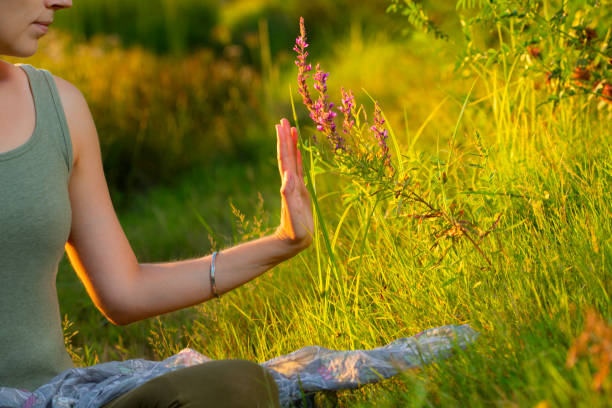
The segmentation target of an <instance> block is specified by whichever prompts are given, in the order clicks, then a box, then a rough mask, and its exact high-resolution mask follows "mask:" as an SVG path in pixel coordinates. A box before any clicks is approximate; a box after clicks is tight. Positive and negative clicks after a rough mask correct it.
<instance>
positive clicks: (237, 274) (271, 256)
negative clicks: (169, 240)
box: [56, 77, 313, 325]
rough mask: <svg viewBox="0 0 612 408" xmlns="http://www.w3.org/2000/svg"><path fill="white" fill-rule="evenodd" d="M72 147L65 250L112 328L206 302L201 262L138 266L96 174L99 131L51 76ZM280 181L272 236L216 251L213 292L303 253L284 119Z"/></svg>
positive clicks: (303, 198) (306, 223)
mask: <svg viewBox="0 0 612 408" xmlns="http://www.w3.org/2000/svg"><path fill="white" fill-rule="evenodd" d="M56 83H57V86H58V90H59V93H60V98H61V100H62V104H63V105H64V111H65V113H66V117H67V121H68V127H69V130H70V135H71V139H72V144H73V152H74V166H73V170H72V175H71V178H70V182H69V192H70V202H71V205H72V228H71V231H70V236H69V238H68V242H67V244H66V252H67V254H68V257H69V259H70V262H71V263H72V265H73V267H74V269H75V271H76V273H77V275H78V276H79V278H80V279H81V281H82V282H83V284H84V285H85V288H86V289H87V293H88V294H89V296H90V297H91V298H92V300H93V302H94V304H95V305H96V307H97V308H98V309H99V310H100V311H101V312H102V314H104V315H105V316H106V317H107V318H108V319H109V320H110V321H111V322H113V323H115V324H119V325H124V324H129V323H132V322H135V321H138V320H142V319H145V318H147V317H152V316H156V315H159V314H163V313H167V312H171V311H174V310H178V309H182V308H185V307H189V306H192V305H196V304H198V303H201V302H204V301H206V300H208V299H210V298H211V297H212V296H213V294H212V290H211V286H210V276H209V268H210V262H211V259H212V257H211V256H210V255H209V256H205V257H202V258H197V259H190V260H185V261H178V262H169V263H154V264H139V263H138V261H137V259H136V256H135V255H134V252H133V250H132V248H131V247H130V245H129V242H128V241H127V238H126V236H125V234H124V232H123V229H122V228H121V225H120V224H119V221H118V219H117V215H116V214H115V211H114V209H113V206H112V203H111V200H110V195H109V192H108V187H107V184H106V180H105V177H104V172H103V169H102V159H101V154H100V145H99V141H98V135H97V131H96V128H95V125H94V122H93V119H92V117H91V113H90V111H89V107H88V106H87V103H86V101H85V99H84V98H83V95H82V94H81V93H80V92H79V90H78V89H76V88H75V87H74V86H73V85H71V84H70V83H68V82H66V81H64V80H62V79H61V78H57V77H56ZM276 133H277V151H278V165H279V171H280V174H281V178H282V186H281V200H282V205H281V221H280V225H279V227H278V228H277V229H276V231H275V233H274V234H272V235H270V236H267V237H264V238H260V239H257V240H254V241H250V242H247V243H243V244H240V245H237V246H235V247H232V248H229V249H225V250H223V251H221V252H220V253H219V254H218V255H217V258H216V261H215V270H216V272H215V276H216V286H217V291H218V292H219V293H225V292H227V291H229V290H231V289H233V288H235V287H238V286H240V285H242V284H244V283H245V282H248V281H249V280H251V279H253V278H255V277H257V276H259V275H261V274H262V273H263V272H265V271H266V270H268V269H270V268H272V267H274V266H275V265H277V264H278V263H280V262H282V261H284V260H286V259H289V258H291V257H292V256H294V255H295V254H297V253H298V252H300V251H301V250H303V249H305V248H306V247H308V245H309V244H310V242H311V240H312V231H313V219H312V212H311V208H310V197H309V195H308V192H307V190H306V188H305V186H304V180H303V175H302V163H301V156H300V153H299V150H298V149H297V133H296V132H295V129H293V128H291V126H290V124H289V122H288V121H287V120H286V119H283V120H282V121H281V123H280V124H279V125H277V126H276Z"/></svg>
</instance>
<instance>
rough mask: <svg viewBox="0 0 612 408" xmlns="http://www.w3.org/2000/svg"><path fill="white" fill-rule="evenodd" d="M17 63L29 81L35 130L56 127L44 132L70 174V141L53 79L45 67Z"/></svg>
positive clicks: (64, 115) (71, 157)
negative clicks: (55, 147)
mask: <svg viewBox="0 0 612 408" xmlns="http://www.w3.org/2000/svg"><path fill="white" fill-rule="evenodd" d="M19 65H20V66H21V67H22V68H23V69H24V70H25V72H26V74H27V75H28V79H29V81H30V88H31V89H32V94H33V97H34V106H35V108H36V121H37V123H36V128H37V131H40V130H41V129H47V130H49V129H57V131H55V132H53V131H51V132H45V133H47V134H50V135H51V136H52V137H53V138H54V140H53V142H54V144H55V145H56V146H57V148H58V149H59V151H60V153H61V154H62V156H63V158H64V160H65V162H66V168H67V169H68V174H70V173H71V171H72V160H73V151H72V141H71V139H70V131H69V130H68V122H67V121H66V114H65V113H64V108H63V106H62V102H61V100H60V97H59V92H58V90H57V86H56V84H55V79H54V78H53V75H52V74H51V73H50V72H49V71H47V70H45V69H40V68H35V67H33V66H31V65H28V64H19Z"/></svg>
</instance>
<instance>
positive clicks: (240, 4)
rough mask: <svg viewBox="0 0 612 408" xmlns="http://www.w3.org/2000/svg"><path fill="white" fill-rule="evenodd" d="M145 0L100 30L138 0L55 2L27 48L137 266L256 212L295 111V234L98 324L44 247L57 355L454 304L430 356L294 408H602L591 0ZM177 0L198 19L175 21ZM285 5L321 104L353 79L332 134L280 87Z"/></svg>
mask: <svg viewBox="0 0 612 408" xmlns="http://www.w3.org/2000/svg"><path fill="white" fill-rule="evenodd" d="M157 3H159V4H160V7H162V5H163V7H165V8H164V10H165V12H164V13H160V14H159V15H160V16H164V17H165V20H163V21H161V20H159V19H154V20H151V17H147V18H144V19H143V20H142V22H140V23H139V24H135V25H133V27H131V28H130V29H131V30H136V31H131V32H130V31H126V32H122V31H121V29H120V28H121V27H124V28H125V29H126V30H127V29H128V28H127V27H126V24H122V20H121V18H131V17H129V16H131V15H132V14H130V13H134V14H133V15H138V14H139V12H138V10H142V8H143V7H146V5H144V4H145V2H140V1H132V2H114V1H106V2H96V1H94V0H88V1H85V0H83V1H81V2H77V3H76V4H75V7H74V8H73V9H72V10H69V11H66V12H65V20H64V21H63V22H62V21H59V23H60V24H59V26H60V28H61V30H59V31H58V32H57V33H55V34H54V35H53V36H52V37H50V38H47V39H46V40H45V41H46V42H45V41H43V43H42V44H41V50H40V53H39V54H37V56H36V57H34V58H33V59H32V60H30V61H27V62H29V63H32V64H33V65H36V66H39V67H43V68H47V69H49V70H51V71H52V72H54V73H55V74H57V75H59V76H63V77H65V78H66V79H68V80H71V81H72V82H74V83H75V84H76V85H77V86H79V88H80V89H81V90H82V92H83V93H84V95H85V96H86V98H87V99H88V101H89V103H90V106H91V109H92V113H93V115H94V118H95V120H96V123H97V125H98V130H99V133H100V140H101V145H102V150H103V156H104V157H103V158H104V165H105V171H106V174H107V178H108V180H109V184H110V187H111V191H112V196H113V200H114V203H115V206H116V208H117V210H118V214H119V218H120V220H121V223H122V226H123V227H124V230H125V232H126V235H127V237H128V239H129V241H130V243H131V244H132V247H133V248H134V251H135V253H136V255H137V257H138V259H139V261H140V262H164V261H171V260H175V259H185V258H189V257H196V256H202V255H205V254H207V253H208V252H209V251H211V250H212V249H222V248H224V247H227V246H229V245H232V244H234V243H238V242H242V241H245V240H248V239H252V238H255V237H259V236H261V235H264V234H266V233H268V232H270V231H271V229H272V228H273V227H274V226H275V225H276V223H277V222H278V210H279V208H280V205H279V200H278V188H279V187H280V180H279V179H278V171H277V169H276V167H275V166H276V157H275V138H274V133H273V127H272V126H271V124H272V123H274V122H275V121H276V120H278V119H279V118H280V117H281V116H284V117H288V118H291V119H292V122H294V123H297V124H299V127H300V133H301V142H300V147H301V149H302V152H303V155H304V157H305V163H304V164H305V170H306V172H307V175H308V177H307V181H308V185H309V189H310V191H311V195H312V196H313V199H314V201H313V211H314V212H315V216H316V217H315V218H316V220H315V226H316V234H315V237H314V242H313V245H312V247H311V248H309V249H308V250H307V251H305V252H303V253H301V254H299V255H298V256H297V257H295V258H294V259H292V260H290V261H288V262H285V263H283V264H281V265H279V266H277V267H276V268H274V269H273V270H271V271H269V272H268V273H266V274H264V275H263V276H261V277H260V278H258V279H256V280H255V281H252V282H250V283H248V284H246V285H244V286H243V287H241V288H239V289H237V290H235V291H233V292H231V293H228V294H226V295H224V296H223V297H222V298H221V299H219V300H214V301H210V302H207V303H204V304H202V305H198V306H195V307H192V308H189V309H185V310H182V311H179V312H175V313H171V314H167V315H163V316H160V317H159V318H155V319H148V320H146V321H142V322H138V323H134V324H131V325H129V326H122V327H117V326H113V325H112V324H110V323H109V322H107V321H106V320H105V319H104V318H103V316H102V315H101V314H100V313H99V312H98V311H97V310H96V309H95V307H94V306H93V304H92V302H91V300H90V299H89V298H88V297H87V294H86V292H85V290H84V288H83V287H82V285H81V283H80V282H79V281H78V279H77V277H76V275H75V274H74V272H73V271H72V269H71V267H70V265H69V263H68V262H67V259H66V258H64V259H63V260H62V262H61V264H60V271H59V274H58V282H57V288H58V295H59V299H60V304H61V312H62V316H65V337H66V342H67V345H68V347H69V349H70V351H71V354H72V356H73V359H74V360H75V362H76V364H78V365H91V364H94V363H97V362H103V361H109V360H117V359H128V358H148V359H163V358H166V357H168V356H170V355H172V354H175V353H177V352H178V351H180V350H181V349H182V348H184V347H191V348H193V349H195V350H197V351H199V352H201V353H203V354H206V355H208V356H210V357H212V358H215V359H222V358H244V359H249V360H253V361H258V362H261V361H265V360H268V359H270V358H273V357H276V356H278V355H281V354H286V353H289V352H291V351H294V350H296V349H299V348H301V347H303V346H306V345H310V344H318V345H321V346H324V347H328V348H334V349H355V348H372V347H377V346H381V345H384V344H386V343H388V342H390V341H392V340H394V339H397V338H399V337H405V336H411V335H413V334H416V333H418V332H420V331H422V330H425V329H427V328H430V327H435V326H442V325H447V324H464V323H468V324H470V325H471V326H472V327H473V328H474V329H475V330H477V331H478V332H479V333H480V337H479V338H478V340H477V341H476V342H475V343H474V344H473V345H472V346H470V347H468V348H467V349H465V350H462V351H460V350H457V351H456V352H455V353H454V355H453V356H452V357H451V358H449V359H447V360H443V361H439V362H437V363H435V364H431V365H428V366H425V367H423V368H421V369H418V370H413V371H409V372H406V373H404V374H402V375H400V376H397V377H395V378H393V379H390V380H386V381H383V382H381V383H379V384H376V385H369V386H365V387H362V388H360V389H357V390H347V391H342V392H339V393H334V394H329V393H327V394H320V395H317V396H316V402H317V404H318V405H320V406H341V407H345V406H351V407H354V406H356V407H366V406H376V407H395V406H402V407H403V406H409V407H422V406H449V407H454V406H475V407H478V406H504V407H505V406H521V407H522V406H537V407H540V408H542V407H556V406H567V407H574V406H588V407H599V406H602V407H603V406H610V402H609V401H611V400H612V381H611V376H610V375H609V368H610V362H611V361H612V328H611V319H612V313H611V312H612V307H611V305H610V290H611V289H612V277H611V276H610V271H611V266H612V265H611V260H610V256H611V255H612V253H611V247H612V241H611V238H610V231H612V221H611V220H612V206H611V204H610V203H611V200H612V194H611V192H610V187H609V186H610V182H611V179H612V167H611V143H610V141H611V137H610V128H611V125H612V103H611V102H612V99H611V97H612V95H611V94H607V93H606V92H609V89H610V88H609V86H610V80H611V79H612V77H611V76H610V71H611V64H612V55H610V50H612V47H611V46H610V37H611V30H610V27H609V25H610V24H609V21H610V18H611V16H610V12H609V11H606V10H607V9H609V8H610V7H609V6H610V4H609V2H603V4H596V5H593V4H591V3H589V2H582V1H575V2H569V4H566V3H563V4H561V2H555V1H547V2H528V1H523V2H515V3H513V7H515V8H516V9H513V8H512V7H510V6H508V8H507V9H506V8H502V6H496V5H491V4H493V3H488V4H489V5H488V6H487V5H486V4H485V5H483V4H482V3H478V2H473V4H471V3H472V2H458V3H459V4H456V3H454V2H438V3H433V4H432V3H430V2H410V1H406V2H398V1H388V2H387V1H372V2H364V4H365V5H366V6H364V8H360V7H356V6H354V5H352V4H351V3H350V2H338V3H334V2H314V3H313V5H309V6H303V5H301V4H300V3H301V2H297V1H295V2H294V1H285V2H276V1H263V0H262V1H256V2H250V1H234V2H228V3H227V4H225V5H223V6H220V5H218V4H216V5H215V3H213V2H208V3H207V2H193V1H190V0H182V1H180V2H174V3H176V4H177V5H176V7H174V3H170V2H152V3H151V4H157ZM196 3H197V4H196ZM332 3H333V4H332ZM536 3H538V4H539V3H542V4H543V6H541V7H540V6H537V7H536V6H534V4H536ZM360 4H361V2H360ZM389 5H395V6H396V7H397V9H396V10H395V13H393V12H392V11H393V10H391V11H390V12H389V13H387V12H386V10H387V7H388V6H389ZM478 5H479V6H478ZM456 6H457V7H456ZM190 7H196V8H197V13H202V15H204V14H205V15H206V16H207V18H209V20H206V21H209V25H210V26H208V28H209V30H206V32H203V31H202V30H201V28H198V29H194V31H193V32H190V31H189V30H188V28H189V27H191V26H190V25H187V24H186V25H184V27H182V28H181V29H179V28H178V26H179V25H181V24H180V23H179V21H180V16H181V15H182V14H181V13H186V14H191V13H189V10H190ZM496 7H500V8H496ZM364 10H365V11H364ZM517 10H518V11H517ZM560 11H563V12H562V13H561V14H559V13H560ZM70 13H73V14H70ZM197 13H196V12H194V13H193V15H197ZM61 14H62V13H58V17H59V16H60V15H61ZM300 15H303V16H304V17H305V21H306V28H307V30H308V42H309V43H310V47H309V48H308V50H309V52H310V56H309V60H310V61H311V62H312V63H313V66H314V64H315V63H316V62H318V61H320V62H321V66H322V67H323V68H322V69H323V70H324V72H329V73H330V76H329V79H328V80H327V83H326V86H327V91H326V94H328V95H329V98H330V99H329V100H333V101H334V103H336V106H343V105H342V103H341V99H342V98H341V88H344V89H346V90H348V89H352V90H353V91H354V95H355V99H354V101H355V102H354V105H353V107H352V109H351V110H350V112H349V116H348V119H349V120H350V119H352V120H353V121H354V122H355V123H354V124H353V126H352V127H351V129H350V130H349V131H347V133H342V131H343V130H344V129H346V128H345V127H344V126H343V122H342V119H343V117H342V116H343V115H342V113H340V111H338V117H337V118H336V124H337V129H336V135H341V136H342V137H343V138H344V143H345V144H346V146H347V148H348V149H347V152H342V151H339V150H338V149H336V150H335V151H334V148H333V145H332V144H330V143H329V142H328V139H329V140H332V142H333V141H334V140H335V141H336V142H337V140H338V139H334V137H338V136H332V133H330V131H329V129H328V128H326V127H325V126H328V125H329V124H330V122H325V123H323V122H321V123H319V125H320V126H321V127H322V128H323V131H322V132H321V131H318V130H317V128H316V125H317V124H315V123H313V122H312V121H311V120H310V118H309V112H308V110H307V108H306V107H305V106H304V105H303V103H302V96H301V95H300V89H299V87H298V83H297V81H296V76H297V75H298V67H296V65H295V64H294V60H295V59H296V54H295V52H294V51H292V48H293V46H294V44H295V38H296V36H298V35H299V26H298V20H299V16H300ZM126 16H127V17H126ZM176 16H178V17H176ZM173 18H176V19H175V20H173ZM460 18H462V19H463V20H462V21H463V24H460ZM113 19H114V20H113ZM147 19H148V20H147ZM93 21H96V22H95V23H94V22H93ZM79 22H80V23H79ZM434 22H435V24H434ZM85 27H87V28H85ZM109 27H118V28H117V30H114V31H113V30H111V29H110V28H109ZM198 27H199V26H198ZM311 27H312V30H311V29H310V28H311ZM175 29H176V31H175ZM181 30H182V31H181ZM534 30H535V31H534ZM589 30H591V31H589ZM150 33H155V35H149V34H150ZM559 33H565V34H566V37H563V36H560V35H559ZM593 33H594V34H593ZM109 34H110V36H109ZM445 36H447V37H448V38H441V37H445ZM139 38H141V39H142V41H140V40H139ZM536 50H537V51H536ZM585 70H586V71H585ZM585 72H587V73H588V77H587V75H586V74H585ZM308 81H309V82H308V83H309V86H310V89H311V92H313V93H314V92H315V91H314V90H313V88H312V80H311V79H309V80H308ZM290 89H291V91H290ZM344 99H346V98H344ZM374 101H376V103H374ZM344 106H346V105H344ZM376 107H379V108H380V113H378V114H377V113H375V111H376ZM294 109H295V114H294ZM383 115H384V116H383ZM383 117H384V123H381V122H380V119H381V118H383ZM377 120H378V121H377ZM326 123H327V124H326ZM372 126H374V129H372V128H371V127H372ZM313 136H316V140H317V141H316V143H315V142H314V139H313ZM204 272H205V271H203V278H204V277H205V275H204Z"/></svg>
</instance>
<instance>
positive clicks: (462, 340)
mask: <svg viewBox="0 0 612 408" xmlns="http://www.w3.org/2000/svg"><path fill="white" fill-rule="evenodd" d="M477 337H478V333H476V332H475V331H474V330H473V329H472V328H471V327H469V326H468V325H462V326H443V327H437V328H433V329H429V330H426V331H424V332H422V333H419V334H417V335H415V336H412V337H405V338H401V339H398V340H395V341H393V342H392V343H389V344H387V345H386V346H383V347H378V348H374V349H371V350H346V351H339V350H330V349H326V348H323V347H319V346H308V347H304V348H302V349H299V350H297V351H295V352H293V353H291V354H287V355H284V356H280V357H277V358H274V359H272V360H269V361H266V362H265V363H262V364H261V365H262V366H263V367H265V368H267V369H268V370H269V371H270V372H271V374H272V375H273V376H274V379H275V380H276V382H277V384H278V388H279V392H280V401H281V405H282V406H285V407H287V406H291V405H292V403H293V402H294V401H298V400H301V399H302V396H303V395H304V394H309V393H313V392H316V391H322V390H340V389H349V388H356V387H359V386H360V385H363V384H368V383H372V382H376V381H380V380H382V379H385V378H389V377H391V376H394V375H396V374H398V373H399V372H401V371H403V370H407V369H410V368H415V367H419V366H422V365H423V364H427V363H429V362H431V361H434V360H436V359H441V358H446V357H447V356H449V355H450V353H451V352H452V351H453V349H455V348H456V347H460V348H465V347H466V346H467V345H468V344H469V343H472V342H473V341H474V340H476V338H477ZM207 361H210V358H208V357H206V356H204V355H202V354H200V353H198V352H197V351H194V350H192V349H189V348H186V349H183V350H181V352H179V353H178V354H176V355H174V356H172V357H169V358H167V359H165V360H163V361H149V360H143V359H134V360H126V361H111V362H107V363H100V364H96V365H93V366H91V367H77V368H71V369H69V370H66V371H64V372H62V373H60V374H58V375H57V376H55V377H54V378H53V379H52V380H51V381H49V382H48V383H47V384H44V385H42V386H41V387H39V388H38V389H36V390H35V391H33V392H29V391H24V390H19V389H15V388H8V387H0V407H2V408H4V407H11V408H98V407H100V406H101V405H104V404H106V403H107V402H109V401H111V400H113V399H114V398H116V397H118V396H119V395H122V394H124V393H126V392H128V391H130V390H132V389H134V388H136V387H138V386H139V385H141V384H143V383H144V382H146V381H148V380H150V379H152V378H154V377H157V376H159V375H162V374H164V373H167V372H170V371H174V370H177V369H180V368H183V367H189V366H192V365H195V364H203V363H206V362H207Z"/></svg>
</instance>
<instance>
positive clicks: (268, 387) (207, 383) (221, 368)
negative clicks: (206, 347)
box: [166, 360, 279, 408]
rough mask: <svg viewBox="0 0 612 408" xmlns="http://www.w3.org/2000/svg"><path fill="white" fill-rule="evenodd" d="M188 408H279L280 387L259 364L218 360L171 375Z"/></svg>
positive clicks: (169, 376)
mask: <svg viewBox="0 0 612 408" xmlns="http://www.w3.org/2000/svg"><path fill="white" fill-rule="evenodd" d="M166 377H167V379H169V380H170V381H171V382H172V383H173V385H174V386H173V388H175V389H180V390H182V392H180V393H179V395H180V397H179V398H180V399H181V400H183V401H190V403H188V404H186V405H185V406H186V407H220V408H221V407H228V408H230V407H232V408H234V407H235V408H240V407H245V408H246V407H261V408H268V407H278V406H279V401H278V387H277V385H276V382H275V381H274V379H273V377H272V375H271V374H270V373H269V372H268V371H267V370H266V369H265V368H263V367H261V366H260V365H259V364H255V363H252V362H250V361H245V360H217V361H211V362H207V363H204V364H200V365H197V366H192V367H187V368H184V369H179V370H177V371H174V372H173V373H171V374H168V375H167V376H166Z"/></svg>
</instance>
